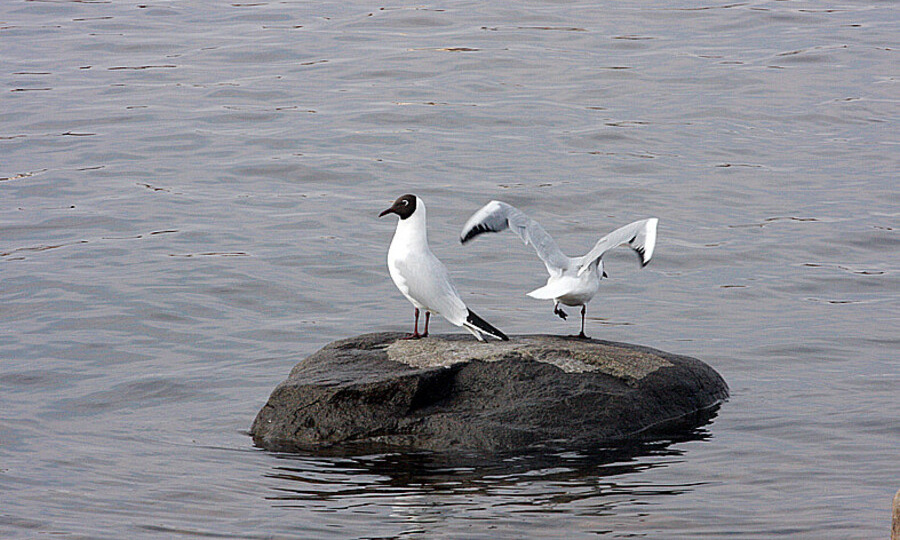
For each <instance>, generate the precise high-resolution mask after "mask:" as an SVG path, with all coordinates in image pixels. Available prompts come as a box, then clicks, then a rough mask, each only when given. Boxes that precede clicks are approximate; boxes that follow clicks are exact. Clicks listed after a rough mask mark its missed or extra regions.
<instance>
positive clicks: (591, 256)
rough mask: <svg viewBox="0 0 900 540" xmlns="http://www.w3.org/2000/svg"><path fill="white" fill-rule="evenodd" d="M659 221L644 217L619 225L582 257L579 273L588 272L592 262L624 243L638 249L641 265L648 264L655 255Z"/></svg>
mask: <svg viewBox="0 0 900 540" xmlns="http://www.w3.org/2000/svg"><path fill="white" fill-rule="evenodd" d="M657 223H659V219H657V218H650V219H642V220H640V221H635V222H634V223H629V224H628V225H625V226H624V227H619V228H618V229H616V230H614V231H613V232H611V233H609V234H607V235H606V236H604V237H603V238H601V239H600V240H599V241H598V242H597V244H596V245H595V246H594V248H593V249H591V250H590V251H589V252H588V253H587V255H585V256H584V257H582V259H581V268H579V269H578V275H579V276H580V275H581V274H583V273H584V272H586V271H587V269H588V267H589V266H590V265H591V263H592V262H594V261H596V260H597V259H599V258H601V257H603V254H604V253H606V252H607V251H609V250H611V249H613V248H615V247H619V246H621V245H624V244H627V245H628V246H629V247H630V248H631V249H633V250H635V251H637V252H638V254H640V256H641V266H646V265H647V263H648V262H650V257H652V256H653V248H655V247H656V224H657Z"/></svg>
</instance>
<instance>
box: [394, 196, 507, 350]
mask: <svg viewBox="0 0 900 540" xmlns="http://www.w3.org/2000/svg"><path fill="white" fill-rule="evenodd" d="M387 214H397V215H398V216H400V220H399V221H398V222H397V231H396V232H395V233H394V239H393V240H391V247H390V249H388V270H390V272H391V279H393V280H394V284H395V285H397V288H398V289H400V292H401V293H403V296H405V297H406V299H407V300H409V301H410V302H412V305H413V306H415V308H416V323H415V329H414V330H413V334H412V335H410V336H409V338H408V339H417V338H420V337H427V336H428V320H429V319H430V318H431V312H434V313H437V314H439V315H442V316H443V317H444V318H445V319H447V320H448V321H450V322H451V323H452V324H455V325H456V326H462V327H463V328H465V329H466V330H468V331H469V332H471V333H472V335H474V336H475V337H476V338H478V341H484V337H483V336H482V334H487V335H489V336H491V337H495V338H497V339H500V340H503V341H508V340H509V338H508V337H506V334H504V333H503V332H501V331H500V330H497V329H496V328H494V327H493V326H491V325H490V323H488V322H487V321H485V320H484V319H482V318H481V317H479V316H478V315H476V314H475V313H473V312H472V310H470V309H468V308H467V307H466V304H465V303H464V302H463V301H462V298H460V297H459V293H458V292H457V291H456V287H454V286H453V282H452V281H450V274H449V273H448V272H447V268H446V267H445V266H444V265H443V264H441V261H439V260H438V258H437V257H435V256H434V253H432V252H431V249H430V248H429V247H428V235H427V232H426V230H425V203H424V202H423V201H422V199H420V198H418V197H416V196H415V195H403V196H402V197H400V198H399V199H397V200H396V201H394V205H393V206H391V207H390V208H388V209H387V210H385V211H384V212H382V213H380V214H378V217H382V216H385V215H387ZM420 309H422V310H425V332H424V333H422V334H419V310H420Z"/></svg>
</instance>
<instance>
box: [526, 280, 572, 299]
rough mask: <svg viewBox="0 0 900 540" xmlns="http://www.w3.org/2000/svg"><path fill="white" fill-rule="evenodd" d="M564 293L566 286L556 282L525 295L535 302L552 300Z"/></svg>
mask: <svg viewBox="0 0 900 540" xmlns="http://www.w3.org/2000/svg"><path fill="white" fill-rule="evenodd" d="M566 292H567V290H566V286H565V285H564V284H561V283H559V282H558V281H557V282H555V283H548V284H547V285H544V286H543V287H538V288H537V289H535V290H533V291H531V292H530V293H525V294H526V295H528V296H530V297H532V298H535V299H537V300H553V299H555V298H558V297H560V296H562V295H564V294H566Z"/></svg>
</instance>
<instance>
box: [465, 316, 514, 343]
mask: <svg viewBox="0 0 900 540" xmlns="http://www.w3.org/2000/svg"><path fill="white" fill-rule="evenodd" d="M468 311H469V313H468V315H467V316H466V322H464V323H463V328H465V329H466V330H468V331H469V332H471V333H472V334H474V335H475V337H477V338H478V339H479V341H484V339H483V338H482V337H481V333H485V334H487V335H489V336H491V337H493V338H497V339H499V340H501V341H509V338H508V337H507V336H506V334H504V333H503V332H501V331H500V330H498V329H497V328H496V327H494V326H493V325H492V324H491V323H489V322H487V321H486V320H484V319H482V318H481V317H479V316H478V315H477V314H475V312H474V311H472V310H471V309H470V310H468Z"/></svg>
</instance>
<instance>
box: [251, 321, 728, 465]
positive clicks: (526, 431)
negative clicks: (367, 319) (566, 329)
mask: <svg viewBox="0 0 900 540" xmlns="http://www.w3.org/2000/svg"><path fill="white" fill-rule="evenodd" d="M402 336H403V334H397V333H379V334H365V335H362V336H358V337H354V338H350V339H344V340H341V341H336V342H334V343H331V344H329V345H327V346H325V347H324V348H322V349H321V350H319V351H318V352H316V353H315V354H313V355H311V356H310V357H308V358H306V359H305V360H303V361H301V362H300V363H299V364H297V365H296V366H295V367H294V369H293V370H292V371H291V374H290V376H289V377H288V379H287V380H286V381H284V382H282V383H281V384H279V385H278V387H276V388H275V390H274V391H273V392H272V395H271V396H270V397H269V400H268V402H267V403H266V405H265V406H264V407H263V408H262V410H260V411H259V414H258V415H257V416H256V420H255V421H254V422H253V426H252V427H251V435H252V436H253V440H254V442H255V443H256V444H257V445H259V446H261V447H263V448H266V449H269V450H279V451H308V450H314V449H315V450H321V449H322V448H323V447H331V448H332V449H333V448H335V447H337V448H343V449H348V448H357V449H358V448H359V447H360V445H362V446H367V447H371V446H372V445H376V446H386V447H393V448H396V447H400V448H407V449H416V450H431V451H454V450H461V451H504V450H516V449H524V448H527V447H534V446H536V445H542V446H546V445H559V446H561V447H593V446H597V445H608V444H611V443H617V442H635V441H639V440H649V439H653V438H656V437H660V436H661V435H663V434H665V433H671V432H672V431H673V430H679V429H680V430H683V429H690V428H692V427H695V426H697V425H699V424H702V423H704V422H705V421H707V420H708V419H709V418H710V417H711V415H712V414H713V411H715V409H717V408H718V405H719V404H720V403H721V402H722V401H723V400H724V399H725V398H726V397H727V396H728V386H727V385H726V384H725V381H724V380H723V379H722V377H721V376H719V374H718V373H716V372H715V371H714V370H713V369H712V368H711V367H709V366H708V365H706V364H704V363H703V362H701V361H699V360H696V359H694V358H689V357H686V356H679V355H674V354H669V353H666V352H662V351H658V350H654V349H650V348H647V347H640V346H636V345H628V344H624V343H613V342H608V341H598V340H583V339H578V338H566V337H558V336H545V335H526V336H514V337H512V338H511V339H510V341H508V342H490V343H481V342H478V341H475V340H474V339H472V338H471V337H470V336H467V335H444V336H432V337H428V338H425V339H420V340H401V339H399V338H400V337H402Z"/></svg>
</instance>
